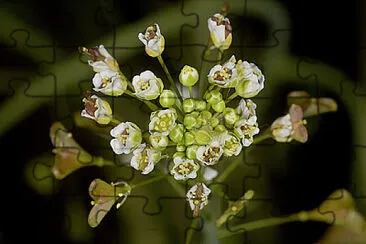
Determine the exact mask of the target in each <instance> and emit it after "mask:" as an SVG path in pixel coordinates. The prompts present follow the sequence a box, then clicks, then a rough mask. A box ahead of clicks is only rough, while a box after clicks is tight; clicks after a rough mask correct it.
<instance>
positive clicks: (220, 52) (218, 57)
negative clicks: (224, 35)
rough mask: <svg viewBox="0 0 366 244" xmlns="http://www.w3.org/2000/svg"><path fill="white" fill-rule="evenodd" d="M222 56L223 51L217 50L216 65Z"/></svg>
mask: <svg viewBox="0 0 366 244" xmlns="http://www.w3.org/2000/svg"><path fill="white" fill-rule="evenodd" d="M223 54H224V51H221V50H220V49H218V50H217V64H220V61H221V58H222V55H223Z"/></svg>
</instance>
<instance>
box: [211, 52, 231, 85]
mask: <svg viewBox="0 0 366 244" xmlns="http://www.w3.org/2000/svg"><path fill="white" fill-rule="evenodd" d="M235 63H236V60H235V56H234V55H232V56H231V58H230V59H229V60H228V61H226V62H225V63H224V64H223V65H220V64H217V65H215V66H214V67H212V68H211V70H210V72H209V74H208V76H207V77H208V82H210V83H212V84H215V85H217V86H219V87H224V88H228V87H235V86H236V83H237V78H238V72H237V70H236V68H235Z"/></svg>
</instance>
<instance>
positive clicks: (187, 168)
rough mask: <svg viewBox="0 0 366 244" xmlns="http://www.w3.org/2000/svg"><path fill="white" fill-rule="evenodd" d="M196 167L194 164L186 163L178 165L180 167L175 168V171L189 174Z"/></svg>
mask: <svg viewBox="0 0 366 244" xmlns="http://www.w3.org/2000/svg"><path fill="white" fill-rule="evenodd" d="M193 169H194V166H193V165H192V164H190V163H184V164H180V165H178V167H176V168H175V171H176V172H177V173H178V174H180V175H187V174H189V173H191V172H192V170H193Z"/></svg>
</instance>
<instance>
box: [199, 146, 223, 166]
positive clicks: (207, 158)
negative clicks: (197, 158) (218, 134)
mask: <svg viewBox="0 0 366 244" xmlns="http://www.w3.org/2000/svg"><path fill="white" fill-rule="evenodd" d="M219 152H220V148H219V147H210V148H209V149H208V150H206V152H205V153H204V154H203V156H202V160H203V161H204V162H208V163H212V162H213V161H214V159H215V157H217V156H219Z"/></svg>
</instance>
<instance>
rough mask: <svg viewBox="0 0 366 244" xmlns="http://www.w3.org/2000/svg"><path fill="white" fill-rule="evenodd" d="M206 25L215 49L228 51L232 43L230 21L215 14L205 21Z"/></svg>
mask: <svg viewBox="0 0 366 244" xmlns="http://www.w3.org/2000/svg"><path fill="white" fill-rule="evenodd" d="M207 24H208V29H209V31H210V36H211V39H212V42H213V43H214V45H215V47H216V48H218V49H221V50H226V49H228V48H229V47H230V45H231V41H232V34H231V33H232V28H231V25H230V20H229V19H228V18H225V17H224V16H223V15H221V14H219V13H217V14H214V15H213V16H212V17H210V18H209V19H208V20H207Z"/></svg>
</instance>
